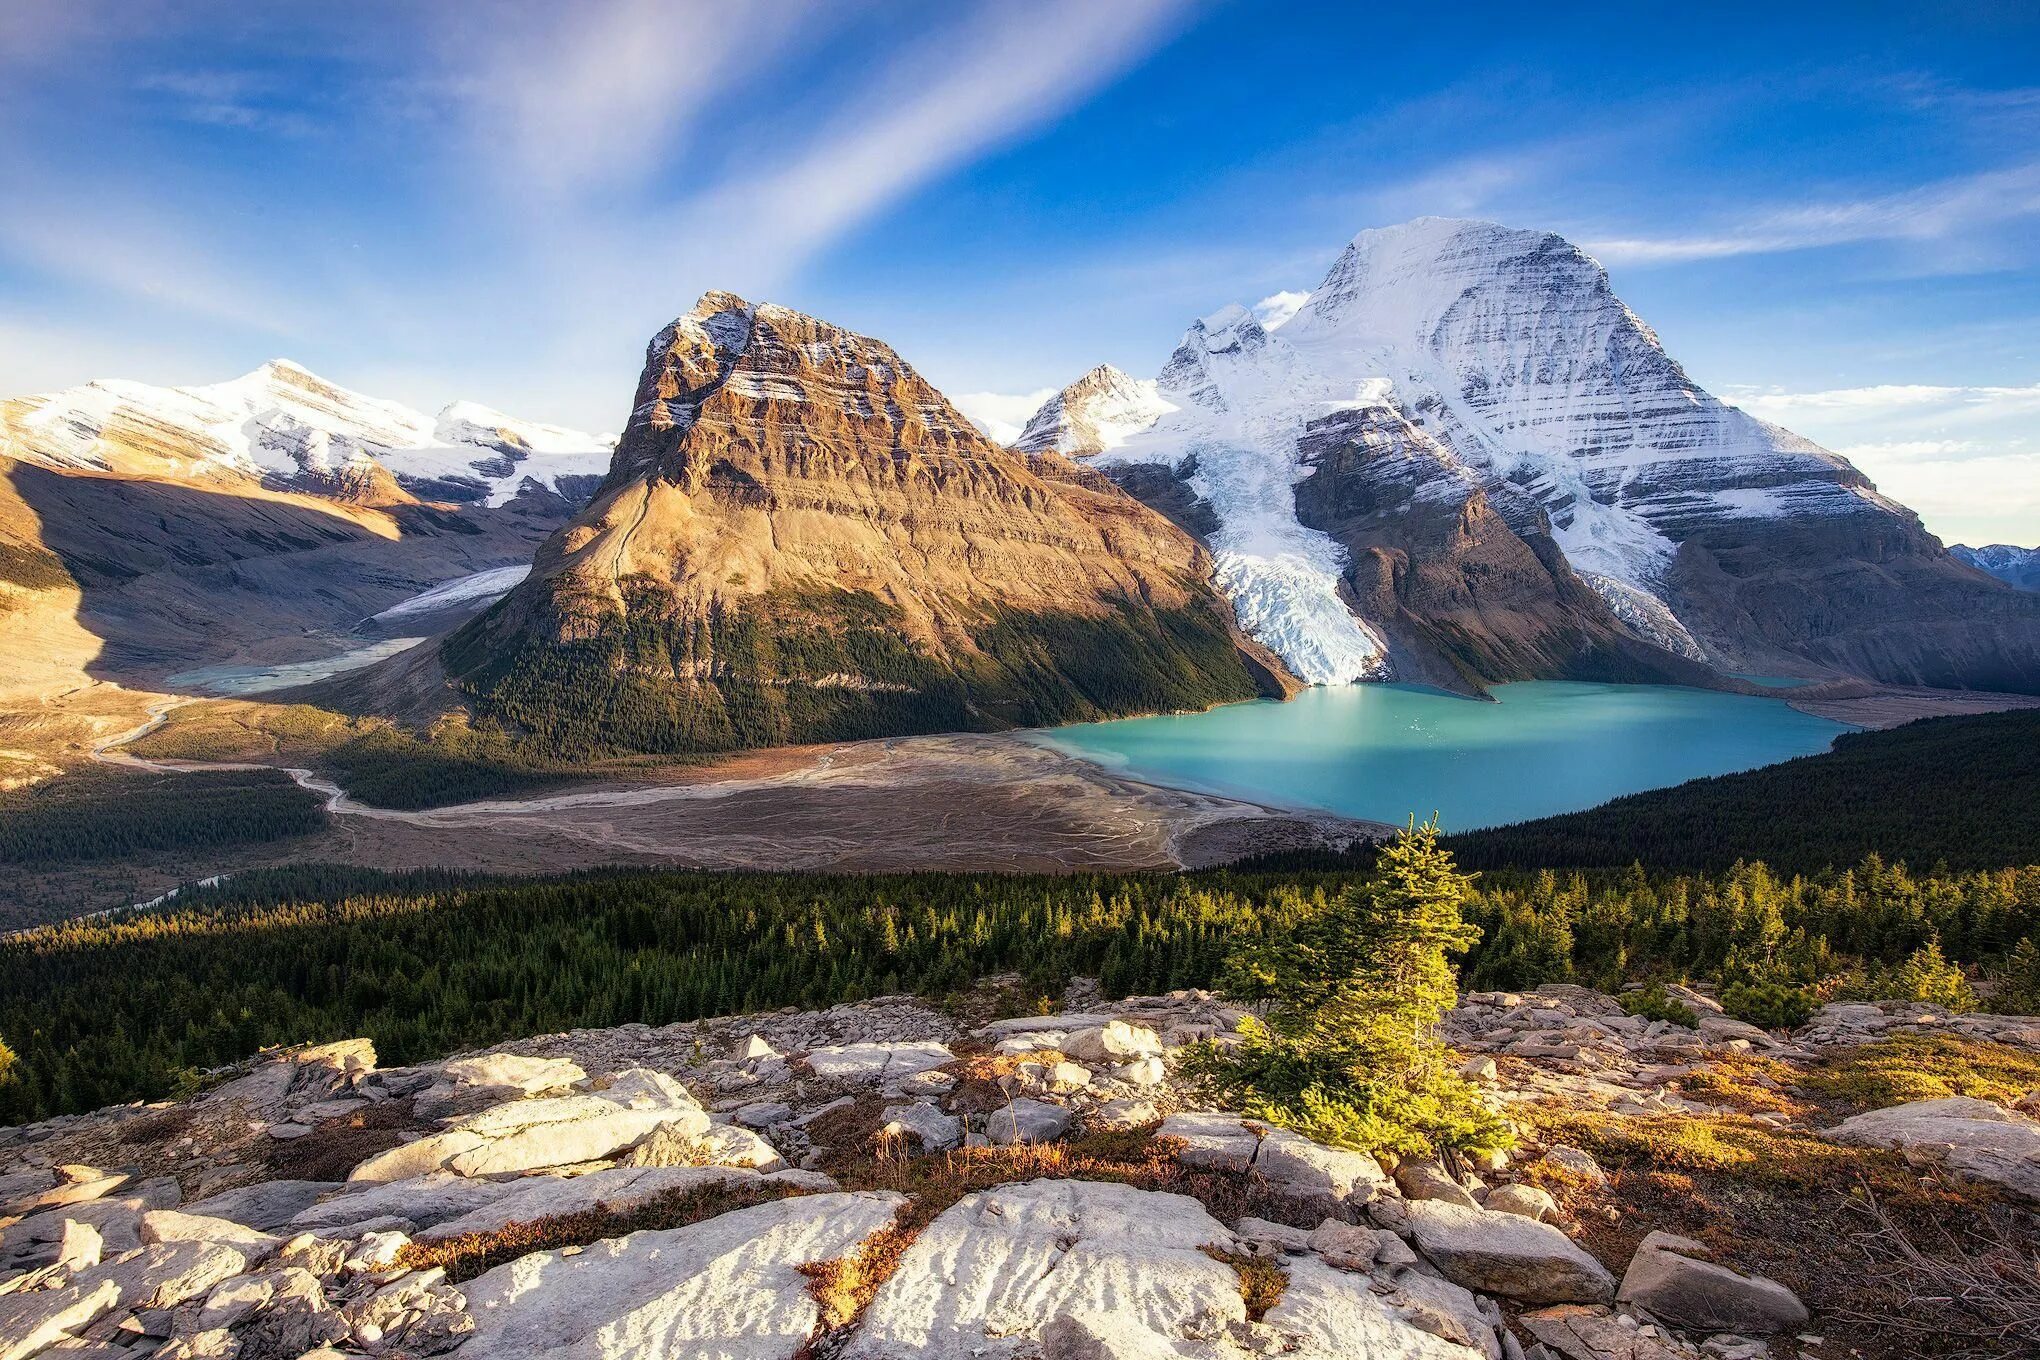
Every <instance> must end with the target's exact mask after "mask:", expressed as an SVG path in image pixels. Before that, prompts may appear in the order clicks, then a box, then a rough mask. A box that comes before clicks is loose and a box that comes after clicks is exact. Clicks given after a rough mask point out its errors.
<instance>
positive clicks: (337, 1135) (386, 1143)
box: [265, 1100, 418, 1181]
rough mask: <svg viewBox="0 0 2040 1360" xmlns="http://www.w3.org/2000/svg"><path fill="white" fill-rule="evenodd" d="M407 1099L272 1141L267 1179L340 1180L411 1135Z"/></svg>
mask: <svg viewBox="0 0 2040 1360" xmlns="http://www.w3.org/2000/svg"><path fill="white" fill-rule="evenodd" d="M417 1128H418V1121H417V1118H416V1116H415V1115H413V1114H412V1112H411V1102H410V1101H409V1100H384V1101H378V1102H376V1103H375V1104H372V1105H369V1106H368V1107H366V1108H365V1109H360V1110H356V1111H354V1112H353V1113H351V1114H344V1115H341V1116H339V1117H338V1118H335V1119H324V1120H321V1121H319V1123H317V1124H316V1125H314V1126H313V1128H312V1131H311V1132H310V1133H308V1134H306V1135H305V1136H304V1137H302V1138H291V1139H286V1140H283V1141H280V1142H272V1143H271V1144H270V1146H269V1147H268V1149H267V1150H266V1153H265V1161H266V1164H267V1165H268V1167H269V1176H270V1179H272V1180H303V1181H344V1180H346V1179H347V1173H348V1172H350V1171H352V1170H353V1169H354V1168H355V1167H357V1166H360V1165H361V1164H362V1163H363V1162H365V1161H367V1160H368V1159H369V1158H370V1157H373V1156H375V1154H377V1153H378V1152H387V1151H389V1150H390V1149H391V1148H393V1147H396V1146H397V1145H398V1144H399V1143H402V1142H404V1141H405V1139H406V1137H407V1136H408V1135H409V1134H411V1133H413V1132H415V1131H416V1130H417Z"/></svg>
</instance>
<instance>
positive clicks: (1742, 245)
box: [1584, 163, 2040, 264]
mask: <svg viewBox="0 0 2040 1360" xmlns="http://www.w3.org/2000/svg"><path fill="white" fill-rule="evenodd" d="M2036 215H2040V163H2032V164H2026V165H2017V166H2012V167H2009V168H2007V169H2003V170H1993V171H1988V172H1986V173H1983V174H1978V175H1969V176H1964V177H1960V178H1956V179H1947V180H1941V181H1939V182H1938V183H1934V184H1927V185H1922V186H1920V187H1919V188H1916V189H1910V190H1906V191H1904V192H1902V193H1895V194H1887V195H1883V196H1881V197H1871V198H1861V199H1853V200H1851V199H1843V200H1837V201H1833V202H1828V203H1815V204H1810V205H1806V206H1800V207H1791V208H1769V209H1761V210H1757V211H1754V212H1751V213H1749V214H1747V215H1746V216H1745V217H1744V218H1743V219H1742V220H1741V221H1734V222H1728V223H1724V224H1723V225H1722V226H1720V227H1718V228H1716V229H1714V230H1712V231H1707V232H1703V233H1699V234H1693V235H1684V236H1616V237H1608V238H1603V239H1598V240H1590V241H1587V242H1585V243H1584V245H1585V249H1586V250H1587V251H1588V252H1589V253H1591V254H1593V255H1594V256H1596V257H1597V258H1599V259H1600V260H1601V261H1602V262H1603V263H1607V264H1669V263H1678V262H1682V261H1688V260H1710V259H1723V258H1726V257H1729V256H1735V255H1768V254H1776V253H1779V252H1782V251H1792V250H1811V249H1815V248H1818V247H1821V246H1836V245H1848V244H1851V243H1854V242H1860V241H1944V240H1950V239H1953V238H1956V237H1959V236H1963V235H1965V234H1968V233H1974V232H1978V231H1981V230H1983V229H1985V228H1989V227H1994V226H1998V225H2001V224H2003V223H2006V222H2011V221H2017V220H2020V219H2024V218H2028V217H2033V216H2036Z"/></svg>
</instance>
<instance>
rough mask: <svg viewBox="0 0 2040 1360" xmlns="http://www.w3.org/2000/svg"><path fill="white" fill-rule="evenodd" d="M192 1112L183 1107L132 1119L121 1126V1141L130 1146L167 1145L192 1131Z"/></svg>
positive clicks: (176, 1106) (179, 1106)
mask: <svg viewBox="0 0 2040 1360" xmlns="http://www.w3.org/2000/svg"><path fill="white" fill-rule="evenodd" d="M191 1125H192V1116H191V1111H190V1110H187V1109H185V1108H184V1107H183V1106H182V1105H173V1106H171V1107H170V1108H169V1109H167V1110H156V1111H154V1112H153V1113H150V1114H145V1115H141V1116H139V1117H138V1118H135V1119H130V1120H128V1121H127V1122H126V1123H125V1124H122V1125H121V1126H120V1141H121V1142H123V1143H130V1144H148V1143H167V1142H169V1141H170V1140H171V1139H173V1138H182V1137H183V1136H184V1135H185V1134H187V1133H189V1132H190V1131H191Z"/></svg>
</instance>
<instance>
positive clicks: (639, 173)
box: [442, 0, 849, 192]
mask: <svg viewBox="0 0 2040 1360" xmlns="http://www.w3.org/2000/svg"><path fill="white" fill-rule="evenodd" d="M848 12H849V7H847V6H829V5H823V4H820V3H816V2H815V0H775V2H774V3H771V4H757V5H732V4H726V3H719V0H599V2H597V0H591V2H590V3H583V4H576V5H572V6H557V5H553V4H538V3H529V2H526V3H517V4H512V5H505V6H492V7H489V8H487V9H480V10H478V9H473V8H465V7H463V8H461V9H459V10H454V11H447V12H442V17H443V19H444V21H445V28H444V30H443V48H442V50H443V51H444V53H445V56H446V58H447V60H448V64H449V66H450V68H451V69H450V70H449V72H448V87H449V88H451V89H453V90H455V91H456V92H457V93H458V94H459V95H460V96H462V98H463V100H464V102H465V103H466V104H467V106H468V109H469V112H470V114H471V115H472V122H471V126H470V127H469V129H468V133H469V137H470V139H471V142H472V145H473V146H474V148H475V150H476V152H477V153H478V154H479V155H480V156H481V158H482V159H483V160H484V161H486V162H488V163H489V164H491V165H492V166H494V167H495V168H496V170H497V171H498V173H500V174H501V175H502V176H503V177H504V178H505V179H507V180H509V181H510V182H512V183H513V184H515V185H516V186H518V188H519V189H521V190H525V191H529V190H533V189H536V190H540V191H546V192H566V191H570V190H575V189H582V188H587V187H590V186H597V185H613V184H617V183H627V182H633V181H639V182H641V181H644V180H647V179H650V178H652V177H653V176H655V175H657V174H658V173H659V172H660V171H662V170H663V169H664V168H665V167H666V165H667V164H668V163H669V161H670V159H671V158H672V157H673V156H674V155H675V154H676V153H678V152H680V151H682V150H684V149H685V147H686V146H687V144H688V141H689V139H690V137H692V136H693V135H695V133H696V131H697V127H698V125H699V124H701V123H703V122H713V121H715V120H716V118H717V115H719V114H724V113H727V112H728V111H729V110H730V107H731V106H732V105H738V104H741V103H743V102H744V101H745V100H746V99H747V98H748V97H749V94H748V92H747V90H746V88H745V87H746V85H747V84H749V83H751V82H754V81H756V80H757V79H758V76H759V73H760V72H761V71H764V70H769V69H770V66H771V64H772V62H773V61H774V59H775V58H776V57H777V56H778V55H779V54H780V52H781V50H782V49H783V48H785V47H786V46H788V45H789V44H790V43H792V42H794V41H795V40H796V39H799V40H803V41H809V42H812V41H815V40H818V39H820V38H822V37H825V36H826V35H827V33H828V32H829V31H830V30H831V29H832V28H833V27H834V26H835V24H836V23H837V22H840V20H841V19H842V17H843V16H845V15H847V14H848ZM463 71H469V72H473V75H472V78H470V79H466V80H462V79H460V78H459V76H458V73H459V72H463Z"/></svg>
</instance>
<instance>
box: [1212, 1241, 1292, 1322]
mask: <svg viewBox="0 0 2040 1360" xmlns="http://www.w3.org/2000/svg"><path fill="white" fill-rule="evenodd" d="M1202 1250H1203V1252H1204V1254H1205V1255H1206V1256H1209V1257H1210V1258H1211V1259H1212V1260H1214V1261H1221V1262H1223V1263H1225V1264H1226V1265H1229V1266H1231V1267H1232V1268H1233V1274H1235V1275H1237V1276H1239V1277H1240V1302H1242V1303H1244V1304H1245V1305H1246V1306H1247V1321H1249V1322H1259V1321H1260V1320H1261V1319H1262V1318H1264V1317H1267V1316H1268V1312H1269V1310H1270V1309H1272V1308H1274V1306H1275V1305H1276V1304H1278V1303H1280V1302H1282V1291H1283V1290H1285V1289H1287V1288H1289V1272H1288V1271H1286V1270H1284V1269H1283V1268H1282V1266H1281V1265H1280V1264H1279V1263H1278V1262H1275V1261H1271V1260H1269V1259H1268V1258H1267V1257H1265V1256H1250V1255H1248V1254H1247V1253H1246V1252H1243V1251H1221V1250H1220V1249H1219V1248H1217V1247H1209V1246H1207V1247H1205V1248H1203V1249H1202Z"/></svg>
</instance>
